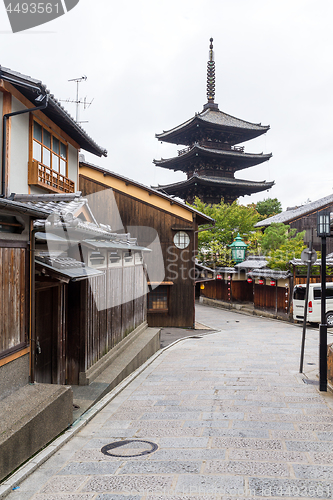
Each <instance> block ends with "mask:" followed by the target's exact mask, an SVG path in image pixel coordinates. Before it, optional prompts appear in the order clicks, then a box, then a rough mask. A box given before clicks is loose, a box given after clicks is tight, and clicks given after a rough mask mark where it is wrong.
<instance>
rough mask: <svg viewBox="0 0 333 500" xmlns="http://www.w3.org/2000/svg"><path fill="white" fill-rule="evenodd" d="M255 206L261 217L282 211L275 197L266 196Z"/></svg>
mask: <svg viewBox="0 0 333 500" xmlns="http://www.w3.org/2000/svg"><path fill="white" fill-rule="evenodd" d="M255 206H256V210H257V212H258V213H259V214H260V215H261V216H262V217H263V218H266V217H272V216H273V215H276V214H279V213H280V212H282V205H281V202H280V201H279V200H278V199H277V198H266V199H264V200H262V201H258V202H257V204H256V205H255Z"/></svg>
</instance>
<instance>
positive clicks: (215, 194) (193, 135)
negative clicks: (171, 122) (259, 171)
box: [154, 38, 274, 204]
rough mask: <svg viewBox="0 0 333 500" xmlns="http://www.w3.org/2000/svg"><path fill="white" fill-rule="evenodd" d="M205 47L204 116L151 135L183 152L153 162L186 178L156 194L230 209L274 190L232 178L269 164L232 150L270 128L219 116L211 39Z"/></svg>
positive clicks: (262, 158) (269, 184)
mask: <svg viewBox="0 0 333 500" xmlns="http://www.w3.org/2000/svg"><path fill="white" fill-rule="evenodd" d="M210 41H211V44H210V50H209V61H208V67H207V103H206V104H205V105H204V107H203V111H202V112H201V113H196V114H195V116H194V117H193V118H190V119H189V120H187V121H186V122H185V123H182V124H181V125H179V126H177V127H175V128H173V129H171V130H168V131H166V132H163V133H161V134H156V138H157V139H158V140H159V141H162V142H170V143H173V144H183V145H185V146H187V147H186V148H185V149H182V150H180V151H178V156H176V157H173V158H167V159H163V158H162V159H161V160H154V163H155V165H156V166H158V167H162V168H168V169H170V170H174V171H177V170H180V171H182V172H184V173H186V175H187V179H186V180H184V181H181V182H176V183H173V184H167V185H163V186H160V185H159V186H157V187H156V189H158V190H159V191H162V192H164V193H166V194H169V195H173V196H177V197H179V198H181V199H183V200H185V201H187V202H188V203H193V202H194V199H195V197H196V196H197V197H198V198H200V200H202V201H203V202H204V203H209V204H212V203H219V202H220V201H221V198H223V199H224V201H225V202H227V203H232V202H233V201H234V200H236V199H237V198H238V197H239V196H245V195H251V194H253V193H258V192H260V191H265V190H268V189H270V188H271V187H272V186H273V184H274V182H266V181H262V182H255V181H247V180H243V179H236V178H235V172H237V171H239V170H243V169H245V168H248V167H252V166H254V165H259V164H260V163H263V162H265V161H267V160H269V158H271V156H272V155H271V154H263V153H260V154H251V153H245V152H244V146H242V147H237V146H236V144H240V143H243V142H245V141H248V140H250V139H253V138H255V137H258V136H260V135H262V134H264V133H265V132H267V131H268V130H269V126H263V125H261V124H255V123H250V122H246V121H244V120H240V119H239V118H235V117H233V116H230V115H227V114H226V113H223V112H222V111H220V110H219V108H218V105H217V104H216V103H215V62H214V53H213V43H212V42H213V39H212V38H211V39H210Z"/></svg>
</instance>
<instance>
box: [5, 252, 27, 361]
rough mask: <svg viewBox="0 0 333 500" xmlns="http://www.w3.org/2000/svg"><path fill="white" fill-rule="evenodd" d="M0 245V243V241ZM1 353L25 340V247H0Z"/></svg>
mask: <svg viewBox="0 0 333 500" xmlns="http://www.w3.org/2000/svg"><path fill="white" fill-rule="evenodd" d="M0 245H2V243H1V242H0ZM0 267H1V272H0V332H1V334H0V354H1V353H3V352H4V351H7V350H8V349H12V348H15V347H17V346H19V345H20V344H22V343H24V342H26V341H27V305H28V302H29V295H28V289H27V283H28V281H29V278H28V264H27V250H26V245H25V246H24V248H17V247H16V248H10V247H0Z"/></svg>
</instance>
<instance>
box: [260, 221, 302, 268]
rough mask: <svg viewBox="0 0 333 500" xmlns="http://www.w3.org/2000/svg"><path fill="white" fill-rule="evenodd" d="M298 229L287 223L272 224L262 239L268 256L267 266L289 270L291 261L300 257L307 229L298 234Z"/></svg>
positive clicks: (263, 247)
mask: <svg viewBox="0 0 333 500" xmlns="http://www.w3.org/2000/svg"><path fill="white" fill-rule="evenodd" d="M296 231H297V230H296V229H295V228H293V229H290V226H288V225H285V224H282V223H280V224H271V225H270V226H269V227H268V228H267V229H266V230H265V233H264V235H263V237H262V240H261V245H262V249H263V251H264V253H265V254H266V255H267V256H268V264H267V267H269V268H271V269H280V270H287V269H289V268H290V264H289V261H290V260H292V259H299V258H300V257H301V253H302V250H304V248H305V245H304V241H303V238H304V235H305V231H303V232H301V233H297V234H296Z"/></svg>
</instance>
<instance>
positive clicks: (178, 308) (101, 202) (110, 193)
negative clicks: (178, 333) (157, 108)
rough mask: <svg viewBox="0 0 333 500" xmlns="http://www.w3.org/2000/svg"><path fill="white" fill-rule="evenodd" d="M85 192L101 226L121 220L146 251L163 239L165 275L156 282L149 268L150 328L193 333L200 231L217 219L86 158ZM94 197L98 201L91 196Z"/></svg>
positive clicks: (82, 179)
mask: <svg viewBox="0 0 333 500" xmlns="http://www.w3.org/2000/svg"><path fill="white" fill-rule="evenodd" d="M80 189H81V190H82V193H83V196H89V204H90V205H91V208H92V210H93V212H94V214H95V215H96V217H97V218H98V220H100V221H101V222H106V221H109V223H110V224H111V226H112V227H113V228H116V227H117V224H119V222H118V220H117V218H118V216H120V218H121V221H122V224H123V227H124V230H125V231H128V232H129V233H130V234H131V236H134V237H136V238H137V240H138V244H139V245H141V246H143V247H149V246H150V245H151V243H152V240H153V239H155V238H156V239H158V240H159V246H160V249H161V257H162V262H161V270H162V274H161V276H160V278H161V279H160V280H159V282H157V283H156V281H155V279H154V278H152V276H151V274H150V272H149V269H148V275H149V279H148V287H149V293H148V297H147V308H148V311H147V320H148V325H149V326H152V327H155V326H163V327H182V328H193V327H194V323H195V305H194V299H195V282H196V277H197V274H196V269H195V257H196V254H197V248H198V230H199V225H201V224H210V225H212V224H213V223H214V220H213V219H212V218H211V217H208V216H207V215H205V214H202V213H201V212H199V211H198V210H195V209H194V208H192V207H190V206H188V205H185V204H184V203H182V202H180V201H177V200H174V199H173V198H171V197H170V196H167V195H165V194H163V193H160V192H158V191H156V190H154V189H151V188H149V187H147V186H144V185H143V184H140V183H138V182H136V181H134V180H131V179H127V178H126V177H123V176H122V175H120V174H117V173H114V172H110V171H109V170H105V169H103V168H101V167H99V166H96V165H93V164H91V163H88V162H86V161H85V160H84V159H83V158H82V160H81V161H80ZM94 193H97V194H98V196H97V195H96V196H91V195H93V194H94ZM103 217H104V218H105V220H103ZM155 255H156V254H155ZM157 285H158V286H157Z"/></svg>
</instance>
